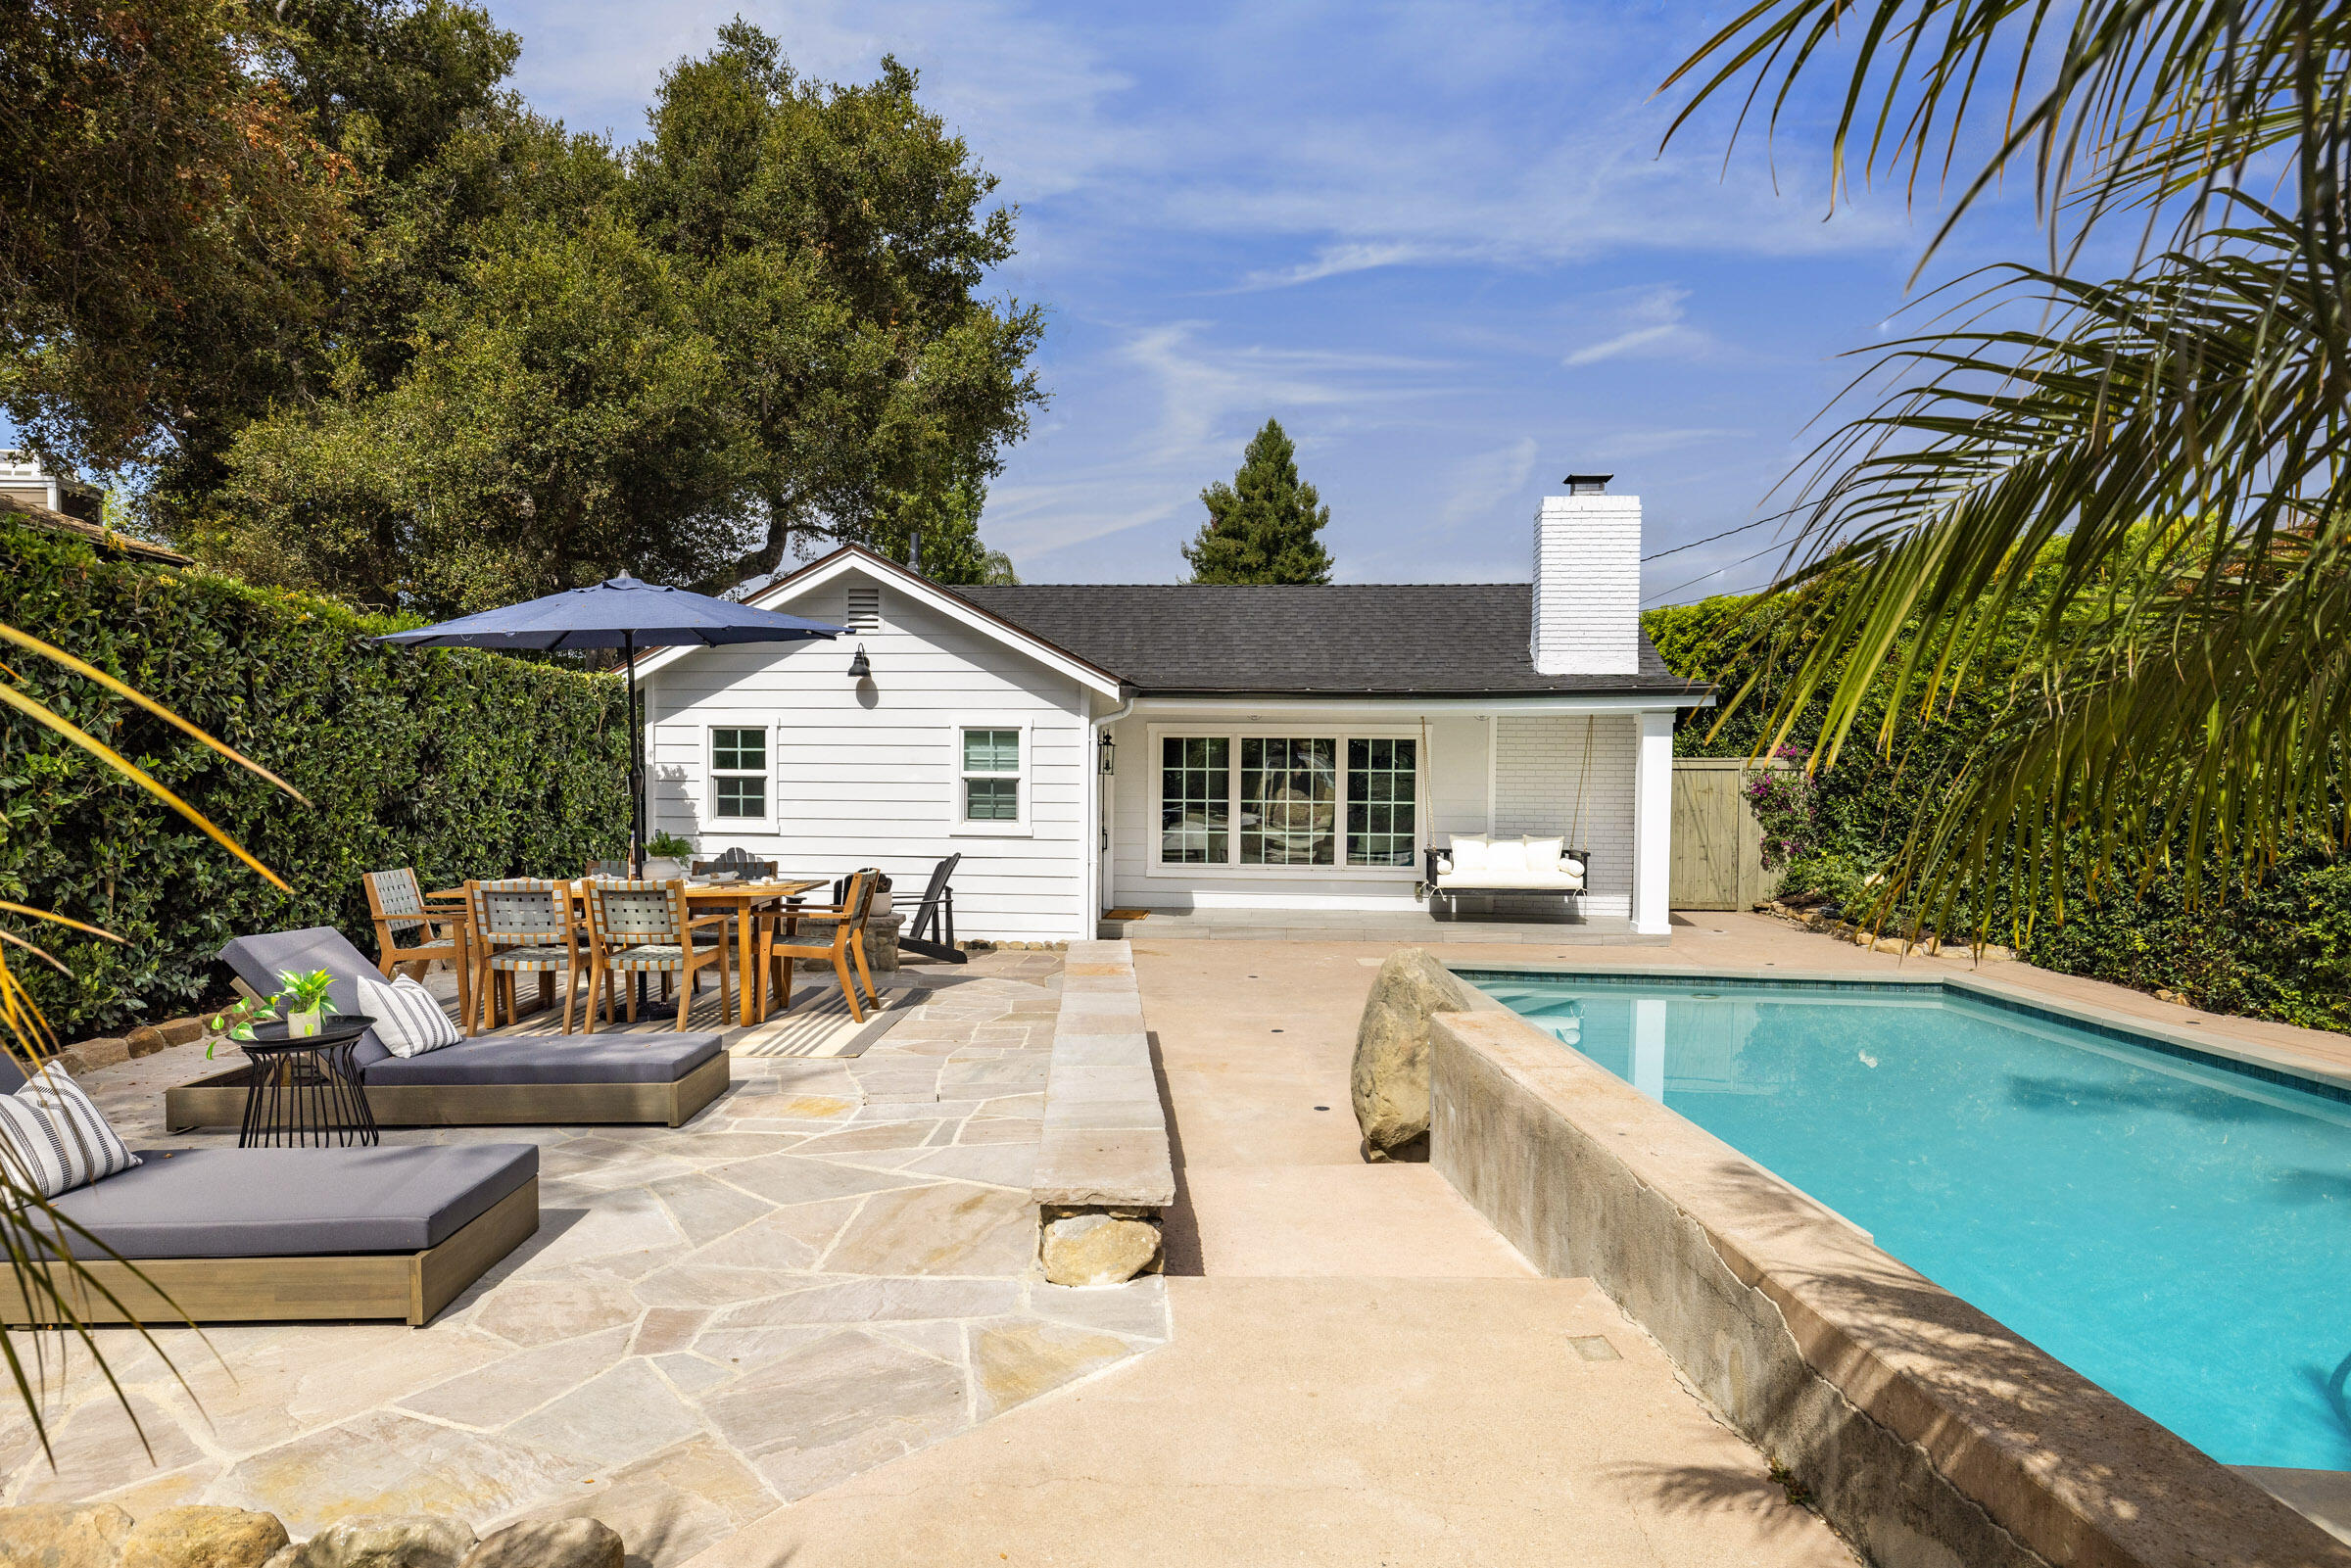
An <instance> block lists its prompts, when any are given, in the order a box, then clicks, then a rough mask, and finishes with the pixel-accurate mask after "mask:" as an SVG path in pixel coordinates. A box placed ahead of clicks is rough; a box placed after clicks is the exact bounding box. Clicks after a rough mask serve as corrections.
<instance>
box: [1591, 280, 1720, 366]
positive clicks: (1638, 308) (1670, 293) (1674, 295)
mask: <svg viewBox="0 0 2351 1568" xmlns="http://www.w3.org/2000/svg"><path fill="white" fill-rule="evenodd" d="M1689 298H1690V291H1689V290H1688V289H1683V288H1675V287H1672V286H1671V285H1661V286H1658V287H1655V288H1649V289H1643V290H1640V291H1639V292H1638V293H1637V294H1636V295H1635V297H1634V298H1632V299H1631V300H1629V301H1627V302H1626V303H1625V305H1624V306H1623V307H1622V308H1621V309H1618V310H1617V311H1616V312H1615V314H1616V315H1617V317H1618V319H1620V320H1629V322H1630V323H1631V324H1630V325H1627V326H1626V327H1625V328H1624V329H1623V330H1622V331H1619V332H1617V333H1616V334H1615V335H1613V336H1612V337H1607V338H1603V339H1601V340H1600V341H1599V342H1597V343H1588V344H1586V345H1584V346H1583V347H1582V348H1580V349H1577V350H1575V351H1573V352H1572V353H1570V354H1569V355H1568V356H1567V357H1566V358H1564V359H1562V360H1560V361H1559V362H1560V363H1562V364H1564V365H1567V366H1569V367H1571V368H1572V367H1574V366H1576V365H1586V364H1598V363H1600V362H1601V361H1602V360H1604V359H1621V358H1623V357H1625V356H1628V355H1638V356H1642V357H1645V358H1664V357H1667V356H1672V357H1679V358H1692V357H1696V356H1701V355H1704V354H1708V353H1711V352H1712V351H1713V350H1714V348H1715V347H1716V344H1715V342H1714V339H1713V338H1712V336H1711V335H1709V334H1707V333H1705V332H1702V331H1700V330H1699V329H1698V328H1696V327H1693V326H1691V325H1690V324H1689V323H1688V322H1686V321H1685V320H1683V309H1682V302H1683V301H1685V300H1687V299H1689Z"/></svg>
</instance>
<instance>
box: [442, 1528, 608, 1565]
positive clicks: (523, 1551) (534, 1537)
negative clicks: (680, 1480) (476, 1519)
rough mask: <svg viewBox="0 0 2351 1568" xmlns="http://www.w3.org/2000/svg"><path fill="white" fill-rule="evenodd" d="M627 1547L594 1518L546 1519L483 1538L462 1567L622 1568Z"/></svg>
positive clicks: (495, 1531) (493, 1533)
mask: <svg viewBox="0 0 2351 1568" xmlns="http://www.w3.org/2000/svg"><path fill="white" fill-rule="evenodd" d="M627 1555H628V1547H627V1546H626V1545H624V1544H622V1542H621V1539H620V1536H619V1534H618V1533H617V1532H615V1531H614V1530H613V1529H612V1527H611V1526H609V1525H606V1524H603V1523H600V1522H599V1521H598V1520H595V1519H545V1520H539V1521H535V1522H531V1523H525V1524H518V1525H508V1526H506V1528H505V1529H504V1530H494V1531H492V1532H491V1533H490V1534H489V1535H487V1536H484V1537H483V1538H482V1543H481V1544H480V1545H478V1546H476V1547H474V1548H473V1551H472V1552H471V1553H470V1554H469V1555H468V1556H467V1557H466V1559H465V1565H464V1568H621V1562H622V1559H623V1558H625V1557H626V1556H627Z"/></svg>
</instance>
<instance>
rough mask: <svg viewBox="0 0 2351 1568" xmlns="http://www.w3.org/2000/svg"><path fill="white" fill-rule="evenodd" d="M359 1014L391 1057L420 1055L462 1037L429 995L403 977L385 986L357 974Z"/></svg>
mask: <svg viewBox="0 0 2351 1568" xmlns="http://www.w3.org/2000/svg"><path fill="white" fill-rule="evenodd" d="M360 1012H361V1013H363V1014H365V1015H366V1016H367V1017H369V1018H371V1019H373V1020H375V1037H376V1038H377V1039H379V1040H381V1041H383V1043H384V1049H385V1050H387V1051H389V1052H391V1053H392V1054H393V1055H394V1056H422V1055H424V1053H425V1052H427V1051H438V1050H440V1049H441V1048H442V1047H443V1046H445V1045H455V1044H456V1043H457V1041H458V1040H460V1039H462V1038H463V1036H462V1035H460V1034H458V1033H457V1026H456V1024H455V1023H452V1022H449V1015H448V1014H446V1013H444V1012H442V1011H441V1004H440V1002H438V1001H437V1000H435V999H434V996H433V993H432V992H430V991H428V990H426V989H425V988H424V987H423V986H422V985H420V984H418V983H417V982H416V981H415V980H414V979H413V978H412V977H410V976H408V975H406V974H403V975H401V976H400V977H399V978H397V979H395V980H394V981H392V983H391V984H389V985H387V984H385V983H384V982H383V981H382V980H379V979H377V978H376V977H375V976H374V975H372V974H362V975H360Z"/></svg>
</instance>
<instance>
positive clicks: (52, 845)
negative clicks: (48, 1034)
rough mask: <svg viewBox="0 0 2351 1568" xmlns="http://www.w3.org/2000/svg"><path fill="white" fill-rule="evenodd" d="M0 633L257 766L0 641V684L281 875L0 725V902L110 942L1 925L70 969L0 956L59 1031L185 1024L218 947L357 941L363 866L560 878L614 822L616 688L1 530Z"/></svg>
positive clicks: (446, 880)
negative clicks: (117, 940) (396, 636)
mask: <svg viewBox="0 0 2351 1568" xmlns="http://www.w3.org/2000/svg"><path fill="white" fill-rule="evenodd" d="M0 621H6V622H7V623H8V624H10V625H13V626H17V627H20V628H22V629H23V630H24V631H27V632H30V633H32V634H33V635H34V636H36V637H41V638H45V639H47V640H48V641H51V642H54V643H56V644H57V645H58V646H60V647H62V648H64V649H66V650H67V651H68V652H70V653H73V654H76V655H78V656H79V657H81V658H84V659H87V660H88V661H89V662H91V663H92V664H94V665H96V666H98V667H99V668H100V669H103V670H105V671H107V672H108V673H109V674H111V675H114V676H117V677H119V678H120V679H121V680H123V681H125V682H127V683H129V684H130V685H131V686H132V687H134V688H136V689H139V690H141V691H143V692H145V693H146V694H147V695H149V696H151V697H153V698H155V699H156V700H157V701H160V702H162V703H164V704H165V705H166V706H168V707H169V708H171V709H172V710H174V711H175V712H177V713H178V714H180V715H181V716H182V717H183V718H186V719H188V720H189V721H190V722H192V723H194V724H196V725H198V726H200V727H201V728H203V729H204V730H206V731H208V732H209V733H210V734H212V735H213V736H216V737H217V738H218V739H220V740H222V741H223V742H225V743H227V744H229V745H231V746H234V747H236V748H237V749H238V750H240V751H242V752H243V753H245V754H246V755H247V756H249V757H251V758H253V759H254V760H255V761H256V762H259V763H260V764H262V765H263V766H264V767H265V768H268V769H270V770H272V771H273V772H275V773H277V774H278V775H279V776H280V777H282V778H284V779H285V780H286V781H287V782H288V783H290V784H293V785H294V786H295V787H296V788H297V789H300V790H301V791H302V792H303V794H304V795H305V796H307V797H308V802H309V803H308V804H307V805H306V804H304V803H302V802H300V801H297V800H294V799H293V798H291V797H290V796H288V795H286V794H284V793H282V792H280V791H278V790H276V789H274V788H272V787H271V786H270V785H268V784H265V783H264V782H263V781H261V780H259V779H257V778H255V777H254V776H253V775H252V774H250V773H248V772H246V771H245V770H243V769H241V768H238V767H236V766H234V765H233V764H231V763H229V762H227V761H226V760H225V759H223V758H221V757H219V756H217V755H216V754H215V753H213V752H211V751H209V750H208V749H206V748H205V747H203V746H200V745H198V744H196V743H195V742H194V741H192V740H188V739H186V738H185V737H184V736H179V735H178V734H177V733H176V732H175V731H173V730H171V729H170V728H169V727H168V726H166V725H164V724H161V723H159V722H157V721H156V720H154V719H152V718H150V717H149V716H147V715H146V714H143V713H141V712H140V711H139V710H138V709H137V708H135V707H132V706H131V705H130V704H128V703H125V702H123V701H122V700H121V699H120V698H119V697H116V696H114V695H112V694H110V693H108V692H107V691H105V690H104V689H101V688H99V687H97V686H95V685H93V684H92V683H90V682H88V681H86V680H83V679H81V678H80V677H77V676H73V675H71V674H68V673H66V672H65V671H63V670H60V669H59V668H57V667H56V666H55V665H52V664H50V663H48V662H46V661H44V660H40V659H36V658H31V657H27V656H24V655H21V654H19V653H17V652H15V651H13V650H12V651H9V652H7V653H6V655H5V662H0V680H6V681H9V682H12V683H14V684H15V685H16V686H17V687H18V688H19V689H23V690H25V691H27V692H29V693H31V694H32V695H35V696H37V697H39V698H40V699H41V700H43V701H45V702H47V703H48V704H49V705H50V706H51V707H53V708H54V709H56V710H57V711H58V712H60V713H62V714H64V715H65V716H66V717H68V718H70V719H72V720H73V721H74V722H75V723H77V724H79V725H81V726H82V727H83V728H84V729H86V730H88V731H89V732H90V733H91V734H92V735H94V736H98V737H99V738H100V739H102V740H106V741H108V742H109V743H110V744H112V745H114V746H115V747H116V749H118V750H120V751H121V752H122V753H123V754H124V755H125V756H128V757H129V758H130V759H131V760H133V761H134V762H137V763H138V764H139V765H140V766H142V767H144V768H146V769H147V770H148V771H149V772H150V773H152V774H153V775H154V776H155V777H156V778H157V779H158V780H160V781H161V782H162V783H163V784H165V786H166V787H168V788H169V789H172V790H174V791H176V792H177V793H179V794H180V795H181V796H182V797H183V798H185V799H187V800H188V801H189V802H190V803H191V804H192V805H194V806H195V807H196V808H197V809H198V810H200V811H202V812H204V813H205V814H206V815H207V816H209V817H211V818H212V819H213V821H214V822H216V823H217V824H218V825H219V826H220V827H221V828H222V829H224V830H225V831H226V832H229V833H230V834H231V835H232V836H234V837H235V838H237V839H238V840H239V841H240V842H242V843H243V844H244V845H245V846H246V848H248V849H249V850H251V851H252V852H253V853H254V854H255V855H256V856H258V857H259V858H260V859H261V861H262V862H263V864H264V865H266V866H268V867H269V868H270V869H271V870H273V871H275V872H276V873H277V874H278V875H279V876H280V877H283V878H284V879H286V881H287V883H288V884H289V885H290V886H291V887H292V888H293V889H294V896H293V897H292V898H291V899H289V898H288V897H286V896H285V895H284V894H282V893H280V892H278V891H277V890H276V889H275V888H272V887H270V886H269V885H268V884H267V883H266V882H264V881H263V880H262V879H260V878H258V877H256V876H254V875H253V873H252V872H250V871H249V870H247V869H246V868H245V867H244V866H242V865H240V864H238V863H237V862H236V861H235V860H234V859H233V858H231V857H230V856H229V855H228V854H226V853H225V852H223V851H222V850H221V849H220V848H219V847H218V846H216V845H215V844H214V843H213V842H212V841H211V840H210V839H208V838H206V837H205V836H204V834H203V833H202V832H199V831H198V830H196V829H195V828H193V827H191V826H189V825H188V824H187V823H186V822H184V821H183V820H182V819H180V818H179V817H177V816H175V815H173V814H172V813H171V811H170V810H169V809H168V808H167V807H165V806H164V805H163V804H162V803H161V802H159V801H157V800H156V799H155V798H154V797H153V796H152V795H150V794H148V793H147V792H146V791H144V790H142V789H140V788H138V787H137V786H136V785H134V784H128V783H125V782H123V781H122V780H120V778H118V777H117V776H116V775H114V774H112V773H110V772H108V771H107V770H106V769H105V768H104V767H102V766H101V765H100V764H99V763H98V762H97V761H96V760H95V759H93V758H91V757H90V756H89V755H88V754H87V753H85V752H82V751H80V750H78V749H77V748H75V747H73V746H72V745H71V744H69V743H68V742H66V741H65V740H63V739H61V738H59V737H58V736H55V735H53V734H51V733H50V732H48V731H47V730H44V729H42V728H40V727H39V726H37V725H34V724H32V723H30V722H28V721H26V720H25V719H24V718H22V717H20V716H18V715H17V714H15V713H14V712H13V711H6V712H5V717H0V898H4V899H7V900H10V901H13V902H17V903H22V904H26V905H29V906H31V907H33V908H36V909H48V910H54V911H56V912H58V913H60V914H64V915H71V916H73V917H75V918H76V919H80V920H85V921H88V922H90V923H91V924H93V925H97V926H101V927H105V928H106V929H108V930H110V931H113V932H114V933H115V934H117V935H119V936H120V937H122V938H123V941H122V943H121V944H120V946H118V945H116V944H113V943H109V942H102V941H99V940H97V939H95V938H92V937H85V936H80V935H77V934H74V933H72V932H70V931H66V930H64V929H62V928H60V927H53V926H38V925H36V924H34V923H31V922H27V921H24V920H23V919H21V918H18V917H14V916H11V917H6V920H7V927H8V928H9V929H11V930H13V931H15V932H16V933H17V934H20V935H23V936H24V937H26V938H28V939H30V940H33V941H37V942H38V943H40V944H41V945H42V946H43V947H45V948H47V949H48V950H49V951H50V952H51V953H53V954H55V955H56V956H57V957H58V958H60V959H61V960H63V961H64V962H65V964H66V966H67V967H68V968H69V969H70V970H71V971H72V977H71V978H70V979H69V978H67V977H66V976H62V975H60V974H57V973H56V972H55V971H53V970H50V969H48V968H47V967H46V966H43V965H42V964H40V963H39V962H37V961H34V960H31V959H29V958H28V957H27V956H26V955H24V954H22V953H15V954H13V955H12V964H13V966H14V967H15V968H16V969H17V971H18V973H19V974H22V975H23V976H24V979H25V981H26V983H27V985H28V986H29V987H30V988H31V990H32V992H33V995H34V997H35V998H36V1000H38V1002H39V1003H40V1004H41V1007H42V1009H43V1011H44V1012H45V1013H46V1014H47V1015H48V1017H49V1021H50V1022H51V1024H52V1025H53V1026H54V1027H55V1028H56V1029H57V1030H58V1031H59V1033H60V1034H61V1035H62V1036H63V1037H64V1038H67V1039H73V1038H77V1037H81V1036H86V1035H90V1034H95V1033H102V1032H109V1031H113V1030H116V1029H119V1028H122V1027H127V1026H128V1025H130V1024H133V1023H136V1022H143V1021H148V1020H154V1019H161V1018H168V1017H172V1016H174V1015H177V1014H180V1013H184V1012H187V1011H188V1010H189V1009H190V1007H191V1006H192V1005H193V1004H195V1003H196V1002H198V1001H199V1000H201V999H203V998H205V997H207V996H209V995H212V994H214V992H215V988H216V986H218V985H220V984H221V983H222V977H221V971H220V969H219V966H218V965H217V964H216V962H215V961H214V954H215V953H216V952H217V951H218V950H219V947H220V944H221V943H222V942H224V941H225V940H227V939H228V938H229V937H231V936H235V935H240V934H243V933H246V932H251V931H261V930H276V929H282V928H285V927H297V926H312V925H330V926H337V927H341V928H342V929H343V931H344V932H345V934H347V935H348V936H350V937H351V939H352V941H353V942H354V943H355V944H356V945H357V946H358V947H359V948H360V951H361V952H364V953H367V954H369V955H372V954H373V953H374V951H375V938H374V932H373V928H372V927H370V925H369V924H368V920H367V899H366V894H365V892H364V890H363V889H362V888H361V886H360V874H361V873H362V872H367V871H376V870H382V869H384V868H386V867H392V866H412V867H414V868H415V870H416V875H417V878H418V879H419V881H420V882H421V883H422V884H423V885H424V886H425V887H426V888H428V889H429V888H433V887H442V886H448V885H451V884H453V883H456V882H458V881H462V880H463V879H466V878H468V877H482V878H489V877H504V876H551V875H566V876H570V875H577V874H578V872H579V870H580V868H581V867H582V866H584V865H585V864H586V863H587V862H588V861H589V860H590V859H592V858H595V857H599V856H611V855H617V854H620V853H621V852H623V848H624V846H625V844H626V841H627V836H628V788H627V784H626V782H625V778H624V772H623V770H624V768H625V766H626V759H627V755H628V739H627V714H626V711H625V710H626V705H627V704H626V698H625V695H624V689H623V687H622V685H621V683H620V681H619V680H618V679H617V678H616V677H613V676H608V675H590V674H584V673H580V672H577V671H574V670H570V669H563V668H557V667H555V666H552V665H549V664H543V663H531V662H526V661H524V660H521V659H517V658H511V657H507V656H505V655H502V654H497V653H487V652H475V651H472V650H450V651H436V652H412V651H408V650H403V649H396V648H387V647H381V646H377V645H375V644H373V643H370V642H368V641H366V639H368V638H369V637H371V636H374V635H377V634H379V633H383V632H387V631H392V630H395V629H396V624H395V623H393V622H390V621H381V620H375V619H370V618H367V617H363V616H360V615H357V614H354V613H353V612H352V611H350V610H348V609H346V608H343V607H342V606H340V605H337V604H334V603H332V602H330V601H326V600H322V599H315V598H309V597H305V596H301V595H296V594H280V593H275V592H269V591H264V590H260V589H254V588H249V587H247V586H245V585H243V584H241V583H237V582H234V581H232V580H229V579H225V578H221V577H216V576H211V575H208V574H204V573H200V572H175V571H171V570H168V569H165V568H160V567H155V566H148V565H138V564H131V563H127V562H121V561H117V560H112V559H101V558H100V557H99V556H97V555H96V554H94V553H93V552H92V550H91V549H90V548H89V547H88V546H85V545H83V544H81V543H79V542H78V541H73V540H69V539H64V538H61V537H58V536H55V535H51V534H47V533H42V532H37V531H34V530H31V529H28V528H24V527H22V526H19V525H14V524H5V523H0Z"/></svg>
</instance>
